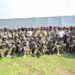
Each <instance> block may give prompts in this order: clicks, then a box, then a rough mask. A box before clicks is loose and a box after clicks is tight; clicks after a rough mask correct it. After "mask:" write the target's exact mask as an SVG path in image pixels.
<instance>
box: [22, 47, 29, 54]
mask: <svg viewBox="0 0 75 75" xmlns="http://www.w3.org/2000/svg"><path fill="white" fill-rule="evenodd" d="M23 50H24V55H28V54H30V48H27V47H23Z"/></svg>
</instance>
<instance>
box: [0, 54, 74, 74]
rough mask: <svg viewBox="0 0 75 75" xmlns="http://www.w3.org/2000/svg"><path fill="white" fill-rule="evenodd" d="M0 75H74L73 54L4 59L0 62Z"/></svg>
mask: <svg viewBox="0 0 75 75" xmlns="http://www.w3.org/2000/svg"><path fill="white" fill-rule="evenodd" d="M0 75H75V54H71V55H70V54H66V55H65V54H64V55H61V56H57V55H43V56H41V57H40V58H37V57H31V56H30V55H28V56H26V57H25V58H23V57H14V58H7V57H5V58H2V59H1V60H0Z"/></svg>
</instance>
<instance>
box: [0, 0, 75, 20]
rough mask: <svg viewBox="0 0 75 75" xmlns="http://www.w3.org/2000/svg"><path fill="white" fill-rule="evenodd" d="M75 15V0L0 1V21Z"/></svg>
mask: <svg viewBox="0 0 75 75" xmlns="http://www.w3.org/2000/svg"><path fill="white" fill-rule="evenodd" d="M65 15H66V16H67V15H75V0H0V19H10V18H30V17H50V16H65Z"/></svg>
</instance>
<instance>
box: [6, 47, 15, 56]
mask: <svg viewBox="0 0 75 75" xmlns="http://www.w3.org/2000/svg"><path fill="white" fill-rule="evenodd" d="M6 51H7V55H11V54H15V51H16V49H15V48H13V47H11V48H7V50H6Z"/></svg>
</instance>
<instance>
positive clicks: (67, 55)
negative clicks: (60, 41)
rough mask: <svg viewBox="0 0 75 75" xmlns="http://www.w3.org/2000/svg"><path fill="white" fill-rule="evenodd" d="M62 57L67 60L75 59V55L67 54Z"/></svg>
mask: <svg viewBox="0 0 75 75" xmlns="http://www.w3.org/2000/svg"><path fill="white" fill-rule="evenodd" d="M61 56H63V57H65V58H71V59H75V53H65V54H62V55H61Z"/></svg>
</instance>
